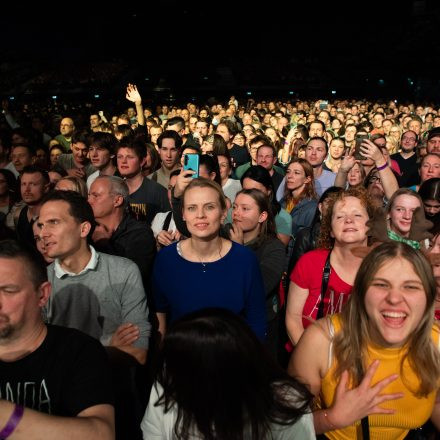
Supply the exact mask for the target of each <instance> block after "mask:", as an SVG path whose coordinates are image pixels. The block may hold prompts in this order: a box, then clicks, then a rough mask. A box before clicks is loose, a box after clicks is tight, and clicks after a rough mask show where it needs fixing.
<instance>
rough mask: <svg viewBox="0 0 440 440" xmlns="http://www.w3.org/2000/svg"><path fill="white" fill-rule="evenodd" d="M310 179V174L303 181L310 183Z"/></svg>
mask: <svg viewBox="0 0 440 440" xmlns="http://www.w3.org/2000/svg"><path fill="white" fill-rule="evenodd" d="M311 181H312V178H311V177H310V176H308V177H306V178H305V180H304V183H310V182H311Z"/></svg>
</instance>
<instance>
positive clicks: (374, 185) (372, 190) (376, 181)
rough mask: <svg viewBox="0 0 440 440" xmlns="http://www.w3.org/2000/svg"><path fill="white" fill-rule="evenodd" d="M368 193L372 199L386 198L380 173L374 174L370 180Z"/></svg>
mask: <svg viewBox="0 0 440 440" xmlns="http://www.w3.org/2000/svg"><path fill="white" fill-rule="evenodd" d="M367 191H368V193H369V194H370V195H371V196H372V197H378V198H379V197H383V196H384V194H385V193H384V190H383V186H382V181H381V180H380V176H379V173H378V172H377V173H373V174H372V175H371V176H370V178H369V180H368V187H367Z"/></svg>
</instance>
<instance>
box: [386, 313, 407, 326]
mask: <svg viewBox="0 0 440 440" xmlns="http://www.w3.org/2000/svg"><path fill="white" fill-rule="evenodd" d="M381 314H382V318H383V319H384V321H385V323H386V324H387V325H388V326H389V327H395V328H399V327H401V326H402V325H403V323H404V322H405V320H406V318H407V315H406V313H403V312H382V313H381Z"/></svg>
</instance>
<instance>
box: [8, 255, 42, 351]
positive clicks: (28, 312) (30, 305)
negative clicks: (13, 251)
mask: <svg viewBox="0 0 440 440" xmlns="http://www.w3.org/2000/svg"><path fill="white" fill-rule="evenodd" d="M0 292H1V293H0V341H5V340H9V341H11V340H16V339H18V338H19V337H20V336H22V335H28V332H29V331H32V329H34V330H35V326H36V325H37V324H38V322H39V321H40V320H41V308H42V307H43V306H44V305H45V304H46V302H47V300H48V298H49V294H50V284H49V283H48V282H47V281H46V282H45V283H43V284H42V285H41V286H39V287H36V286H34V284H33V283H32V281H31V279H30V277H29V268H27V267H26V263H25V261H23V260H22V259H21V258H0ZM0 345H3V343H2V342H0Z"/></svg>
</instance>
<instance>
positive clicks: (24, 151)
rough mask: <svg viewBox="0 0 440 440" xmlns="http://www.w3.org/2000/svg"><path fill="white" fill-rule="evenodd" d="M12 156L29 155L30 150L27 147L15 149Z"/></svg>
mask: <svg viewBox="0 0 440 440" xmlns="http://www.w3.org/2000/svg"><path fill="white" fill-rule="evenodd" d="M12 154H29V150H28V149H27V148H26V147H14V149H13V150H12Z"/></svg>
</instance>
